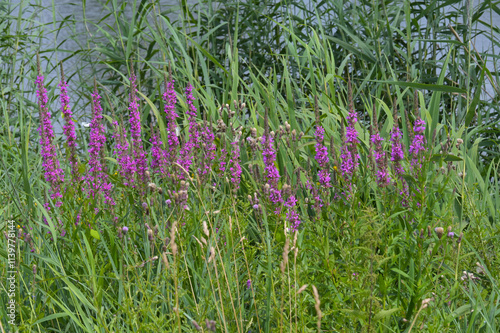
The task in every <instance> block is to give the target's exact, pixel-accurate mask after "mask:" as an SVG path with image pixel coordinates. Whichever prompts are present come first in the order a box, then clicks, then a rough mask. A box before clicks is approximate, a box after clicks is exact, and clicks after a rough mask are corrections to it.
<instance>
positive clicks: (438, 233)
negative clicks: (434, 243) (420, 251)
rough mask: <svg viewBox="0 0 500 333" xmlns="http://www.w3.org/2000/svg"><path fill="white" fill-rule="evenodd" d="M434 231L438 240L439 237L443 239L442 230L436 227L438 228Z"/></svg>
mask: <svg viewBox="0 0 500 333" xmlns="http://www.w3.org/2000/svg"><path fill="white" fill-rule="evenodd" d="M434 231H435V232H436V235H437V236H438V238H439V239H441V237H443V233H444V229H443V228H441V227H438V228H436V229H434Z"/></svg>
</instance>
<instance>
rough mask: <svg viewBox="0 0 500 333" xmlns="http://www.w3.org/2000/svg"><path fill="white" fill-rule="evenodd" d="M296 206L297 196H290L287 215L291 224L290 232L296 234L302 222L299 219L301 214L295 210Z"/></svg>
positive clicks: (287, 202)
mask: <svg viewBox="0 0 500 333" xmlns="http://www.w3.org/2000/svg"><path fill="white" fill-rule="evenodd" d="M296 205H297V199H296V198H295V196H294V195H291V196H289V197H288V200H287V201H286V202H285V207H287V208H288V211H287V213H286V219H287V220H288V223H289V224H290V230H292V231H294V232H295V231H297V230H298V229H299V225H300V222H301V221H300V219H299V214H298V213H297V209H296V208H295V206H296Z"/></svg>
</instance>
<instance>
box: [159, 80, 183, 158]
mask: <svg viewBox="0 0 500 333" xmlns="http://www.w3.org/2000/svg"><path fill="white" fill-rule="evenodd" d="M174 82H175V81H174V80H173V79H171V80H170V81H169V82H168V83H167V85H166V91H165V92H164V93H163V101H164V103H165V108H164V111H165V114H166V118H167V131H168V132H167V133H168V147H169V149H168V150H167V151H166V158H167V160H168V162H169V163H173V162H174V160H175V157H176V151H177V147H178V146H179V138H178V137H177V123H176V121H175V119H176V118H177V117H178V115H177V113H176V112H175V104H176V103H177V97H176V95H175V90H174Z"/></svg>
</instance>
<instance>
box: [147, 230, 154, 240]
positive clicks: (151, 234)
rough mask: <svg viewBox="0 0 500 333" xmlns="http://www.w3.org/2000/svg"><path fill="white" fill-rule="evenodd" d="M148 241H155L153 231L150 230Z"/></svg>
mask: <svg viewBox="0 0 500 333" xmlns="http://www.w3.org/2000/svg"><path fill="white" fill-rule="evenodd" d="M148 239H149V241H150V242H152V241H153V230H151V229H148Z"/></svg>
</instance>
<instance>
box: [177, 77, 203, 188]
mask: <svg viewBox="0 0 500 333" xmlns="http://www.w3.org/2000/svg"><path fill="white" fill-rule="evenodd" d="M192 91H193V87H192V86H191V84H188V86H187V88H186V100H187V105H188V110H187V111H186V113H187V115H188V121H189V130H188V133H189V139H188V141H187V142H186V144H185V145H184V146H183V147H182V149H181V152H180V158H179V164H180V165H181V166H182V167H183V168H184V169H185V170H186V171H187V172H189V167H190V166H191V164H193V155H194V153H195V151H196V150H197V149H198V148H199V137H200V133H199V132H198V124H197V123H196V107H195V106H194V104H193V101H194V97H193V94H192ZM184 178H185V174H184V171H182V170H181V171H180V173H179V179H184Z"/></svg>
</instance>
